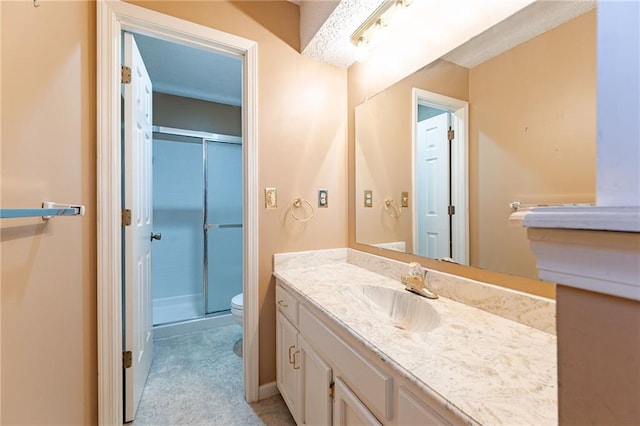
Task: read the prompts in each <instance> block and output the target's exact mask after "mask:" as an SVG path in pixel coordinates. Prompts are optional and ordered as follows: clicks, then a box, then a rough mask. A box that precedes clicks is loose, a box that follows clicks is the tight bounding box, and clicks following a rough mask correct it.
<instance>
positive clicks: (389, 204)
mask: <svg viewBox="0 0 640 426" xmlns="http://www.w3.org/2000/svg"><path fill="white" fill-rule="evenodd" d="M384 211H386V212H387V213H388V214H389V216H391V217H392V218H394V219H398V218H399V217H400V216H402V207H399V206H398V204H397V203H396V202H395V201H394V200H393V198H387V199H385V200H384Z"/></svg>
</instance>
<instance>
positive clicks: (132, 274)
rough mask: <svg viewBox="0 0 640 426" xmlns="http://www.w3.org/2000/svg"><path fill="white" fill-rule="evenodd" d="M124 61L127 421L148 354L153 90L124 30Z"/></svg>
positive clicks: (143, 378) (135, 405)
mask: <svg viewBox="0 0 640 426" xmlns="http://www.w3.org/2000/svg"><path fill="white" fill-rule="evenodd" d="M124 65H125V66H128V67H130V68H131V83H130V84H125V85H124V151H123V152H124V161H123V167H124V183H123V189H124V208H127V209H130V210H131V213H132V220H131V226H127V227H125V228H124V229H125V231H124V241H125V247H124V253H125V255H124V256H125V257H124V264H125V266H124V269H125V276H124V305H125V311H124V312H125V321H124V323H125V350H126V351H131V353H132V366H131V367H130V368H127V369H125V370H124V371H125V374H124V399H125V403H124V407H125V410H124V412H125V421H127V422H128V421H132V420H133V419H134V417H135V413H136V410H137V408H138V403H139V401H140V397H141V396H142V391H143V389H144V385H145V382H146V380H147V376H148V374H149V368H150V367H151V360H152V357H153V333H152V331H153V328H152V327H153V322H152V310H151V232H152V225H153V218H152V202H151V201H152V200H151V189H152V188H151V146H152V133H151V132H152V129H151V127H152V118H151V113H152V92H151V79H150V78H149V74H148V73H147V70H146V69H145V66H144V63H143V62H142V57H141V56H140V52H139V51H138V47H137V46H136V43H135V40H134V38H133V35H132V34H129V33H125V34H124Z"/></svg>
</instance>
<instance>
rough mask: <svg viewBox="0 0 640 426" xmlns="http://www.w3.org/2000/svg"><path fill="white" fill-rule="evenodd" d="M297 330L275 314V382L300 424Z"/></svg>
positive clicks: (282, 317)
mask: <svg viewBox="0 0 640 426" xmlns="http://www.w3.org/2000/svg"><path fill="white" fill-rule="evenodd" d="M297 339H298V330H296V328H295V327H294V326H293V324H291V322H290V321H289V320H288V319H287V318H286V317H285V316H284V315H283V314H282V313H280V312H278V313H277V315H276V384H277V385H278V390H280V394H281V395H282V399H284V402H286V404H287V406H288V407H289V410H290V411H291V415H292V416H293V418H294V419H295V421H296V423H298V424H301V423H302V422H301V420H302V413H301V399H300V389H301V386H300V378H301V375H300V353H299V352H298V353H296V351H299V349H298V345H297Z"/></svg>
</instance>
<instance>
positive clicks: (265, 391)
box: [258, 382, 280, 400]
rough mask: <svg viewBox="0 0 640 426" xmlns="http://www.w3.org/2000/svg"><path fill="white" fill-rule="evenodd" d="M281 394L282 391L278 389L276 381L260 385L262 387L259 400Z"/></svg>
mask: <svg viewBox="0 0 640 426" xmlns="http://www.w3.org/2000/svg"><path fill="white" fill-rule="evenodd" d="M279 394H280V391H279V390H278V386H277V385H276V382H271V383H265V384H264V385H260V388H259V389H258V400H263V399H265V398H270V397H272V396H276V395H279Z"/></svg>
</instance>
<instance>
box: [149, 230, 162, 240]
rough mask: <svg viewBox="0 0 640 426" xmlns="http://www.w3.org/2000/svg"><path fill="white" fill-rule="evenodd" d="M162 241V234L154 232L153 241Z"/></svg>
mask: <svg viewBox="0 0 640 426" xmlns="http://www.w3.org/2000/svg"><path fill="white" fill-rule="evenodd" d="M161 239H162V234H161V233H160V232H158V233H157V234H154V233H153V232H152V233H151V241H153V240H161Z"/></svg>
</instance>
